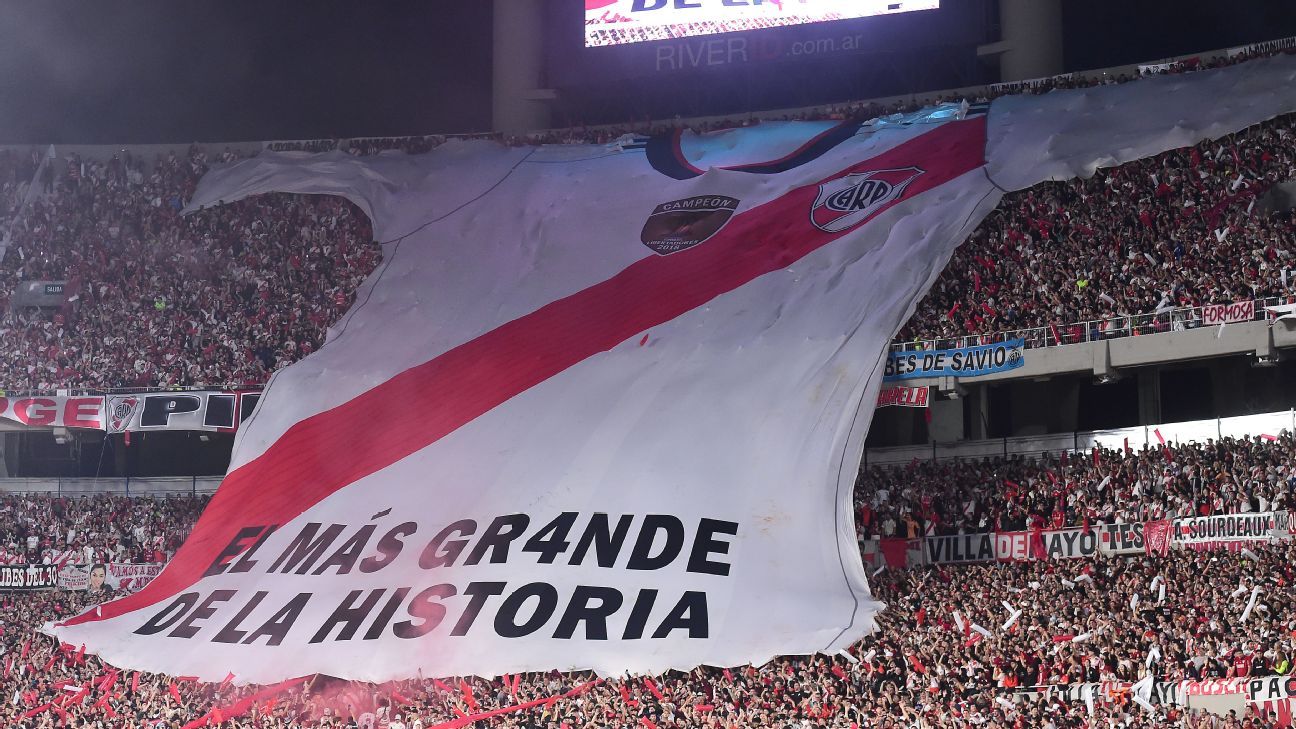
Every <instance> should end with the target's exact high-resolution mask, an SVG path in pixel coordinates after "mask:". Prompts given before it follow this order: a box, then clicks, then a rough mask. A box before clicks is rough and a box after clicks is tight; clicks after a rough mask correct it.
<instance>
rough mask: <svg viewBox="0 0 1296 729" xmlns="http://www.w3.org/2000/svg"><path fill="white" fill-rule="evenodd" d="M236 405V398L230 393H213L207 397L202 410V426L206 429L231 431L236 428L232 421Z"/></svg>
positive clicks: (234, 422) (234, 421) (233, 420)
mask: <svg viewBox="0 0 1296 729" xmlns="http://www.w3.org/2000/svg"><path fill="white" fill-rule="evenodd" d="M237 405H238V396H237V395H235V394H234V393H232V392H229V393H225V392H213V393H211V394H210V395H208V396H207V407H206V408H204V409H203V425H204V426H206V427H208V428H228V429H233V428H235V427H237V426H238V422H237V421H236V420H235V419H234V409H235V407H236V406H237Z"/></svg>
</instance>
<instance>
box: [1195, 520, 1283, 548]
mask: <svg viewBox="0 0 1296 729" xmlns="http://www.w3.org/2000/svg"><path fill="white" fill-rule="evenodd" d="M1289 529H1290V527H1289V524H1288V512H1286V511H1266V512H1262V513H1246V514H1220V515H1218V516H1200V517H1192V518H1188V519H1175V520H1174V533H1173V537H1172V538H1173V542H1174V544H1176V545H1183V546H1185V547H1187V548H1189V549H1196V550H1210V549H1233V550H1239V549H1242V548H1244V547H1246V546H1247V545H1248V544H1254V543H1256V542H1272V541H1274V540H1275V539H1279V538H1284V537H1286V536H1289V535H1290V531H1289Z"/></svg>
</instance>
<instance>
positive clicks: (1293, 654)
mask: <svg viewBox="0 0 1296 729" xmlns="http://www.w3.org/2000/svg"><path fill="white" fill-rule="evenodd" d="M1293 459H1296V440H1293V438H1292V436H1291V435H1289V434H1286V433H1284V434H1283V435H1281V436H1276V437H1274V439H1272V440H1270V439H1268V438H1261V437H1257V438H1255V439H1224V440H1221V441H1218V442H1207V443H1202V444H1185V445H1168V446H1167V447H1166V448H1165V449H1161V448H1149V449H1146V450H1143V451H1141V452H1130V451H1125V450H1123V449H1117V450H1099V451H1098V452H1097V456H1094V454H1092V453H1074V454H1070V455H1069V456H1068V457H1067V458H1065V459H1062V458H1057V457H1051V456H1044V457H1040V458H1036V459H1025V458H1022V459H1012V460H1004V459H991V460H985V461H958V462H950V463H945V464H936V465H931V464H910V465H908V466H903V467H899V468H896V469H892V470H883V469H879V468H871V469H867V470H866V471H865V472H864V473H863V474H862V476H861V479H860V487H859V489H858V492H857V498H858V501H859V508H860V513H861V514H862V515H864V516H865V517H867V518H861V538H867V537H868V535H869V534H870V530H871V529H873V528H874V527H876V526H877V525H878V523H879V521H878V520H879V519H881V521H882V522H887V521H894V522H897V523H907V522H909V521H910V520H918V521H919V524H918V526H917V527H916V529H917V531H916V532H915V533H916V534H921V533H923V531H925V524H924V520H926V519H928V518H931V519H933V520H935V521H937V524H938V526H937V527H936V530H935V531H936V533H943V532H947V531H957V530H962V529H967V530H976V529H984V528H997V527H1002V526H1008V527H1016V526H1017V525H1018V524H1019V523H1020V520H1022V519H1024V518H1028V517H1034V518H1038V519H1041V520H1043V519H1045V518H1047V519H1050V520H1052V519H1054V518H1055V517H1054V516H1053V515H1054V513H1055V512H1057V511H1058V504H1059V502H1067V501H1069V500H1070V499H1071V498H1072V497H1074V503H1072V504H1068V508H1066V509H1064V510H1063V511H1062V513H1063V514H1064V516H1063V517H1062V520H1061V522H1060V523H1062V524H1083V523H1084V521H1085V519H1086V518H1088V519H1090V523H1091V525H1095V526H1096V525H1098V524H1100V523H1111V522H1113V521H1119V520H1141V519H1148V518H1155V517H1162V516H1166V517H1168V516H1172V515H1174V514H1198V513H1202V514H1206V513H1211V514H1214V513H1235V512H1243V511H1261V510H1267V509H1280V508H1283V507H1284V506H1285V505H1287V504H1288V503H1290V494H1291V491H1292V486H1293V479H1296V473H1294V472H1293V465H1294V463H1296V461H1294V460H1293ZM1049 474H1053V476H1051V477H1050V476H1049ZM1104 482H1105V483H1104ZM1099 484H1102V486H1099ZM203 504H204V499H202V498H201V497H172V498H157V499H150V498H145V497H134V498H126V497H116V496H113V497H109V496H96V497H76V498H60V497H55V496H10V497H6V498H5V499H3V500H2V501H0V540H3V543H4V544H5V546H6V547H8V548H9V549H21V548H22V547H23V546H24V545H28V544H31V542H30V539H31V536H32V535H35V536H37V537H38V539H37V544H36V547H35V548H32V549H30V550H29V551H27V552H26V553H24V554H25V556H28V557H31V558H38V557H39V558H41V559H42V560H49V559H51V558H52V556H54V555H58V554H62V553H64V550H66V551H67V552H70V553H72V555H73V556H72V557H71V561H73V562H81V563H89V562H92V561H96V560H101V559H116V557H117V556H118V555H120V554H123V550H124V553H125V554H126V555H127V556H128V557H130V558H134V559H138V560H142V561H148V560H151V559H155V558H159V557H165V556H166V555H168V554H169V552H170V551H171V550H172V549H173V548H174V547H175V546H176V545H177V544H178V543H179V542H180V541H181V540H182V539H183V537H184V535H185V534H186V533H187V531H188V529H189V528H190V527H191V526H192V524H193V522H194V520H195V518H196V516H197V515H198V513H199V512H200V511H201V508H202V506H203ZM1019 512H1024V513H1025V514H1027V515H1028V517H1022V516H1019V515H1018V513H1019ZM1004 519H1008V520H1013V519H1016V520H1018V522H1013V523H1009V524H1005V523H1004V522H1003V520H1004ZM1050 523H1053V522H1050ZM890 528H891V527H890V526H887V527H884V528H883V533H886V532H887V531H888V530H890ZM874 533H876V532H874ZM24 535H28V536H26V537H24ZM78 545H82V548H83V549H84V548H85V547H89V548H90V549H91V550H92V551H88V552H81V551H80V550H78V549H77V546H78ZM82 555H83V556H82ZM1294 564H1296V543H1292V542H1290V541H1289V542H1283V543H1277V544H1271V545H1270V544H1265V543H1262V542H1257V543H1255V545H1254V547H1253V551H1248V552H1243V553H1239V552H1232V551H1213V552H1212V551H1201V552H1199V551H1188V550H1178V549H1176V550H1171V551H1170V552H1169V554H1168V555H1166V556H1155V555H1137V556H1132V557H1097V558H1093V559H1071V560H1059V559H1055V560H1048V561H1035V562H1021V563H994V564H973V565H959V566H921V567H913V568H909V569H894V568H893V569H883V570H880V571H878V572H876V573H874V574H873V575H872V577H871V578H870V583H871V585H872V587H873V590H874V592H875V594H876V596H877V597H878V598H879V599H880V600H882V601H883V602H884V603H886V604H887V606H888V607H887V610H886V611H885V612H883V613H882V614H881V616H880V618H879V626H880V629H879V631H878V632H877V633H875V634H874V635H871V636H869V637H867V638H865V639H864V640H863V641H861V642H860V643H859V644H857V645H856V646H854V647H852V649H851V650H850V651H849V655H842V656H833V657H826V656H813V657H786V658H781V659H777V660H775V661H771V662H770V663H768V664H765V665H763V666H760V667H751V666H748V667H742V668H733V669H710V668H707V669H698V670H696V671H694V672H692V673H687V674H684V673H668V674H666V675H663V676H659V677H652V678H644V677H634V678H631V677H626V678H622V679H607V680H600V679H598V678H597V677H595V676H591V675H584V674H561V675H560V674H556V673H553V674H528V675H524V676H520V677H513V676H502V677H498V678H495V679H493V680H484V679H457V678H456V679H451V678H443V679H435V680H411V681H401V682H394V683H389V684H384V685H381V686H373V685H368V684H358V683H353V682H344V681H339V680H336V679H331V678H327V677H320V676H314V677H304V678H302V679H300V680H296V681H293V682H289V683H288V684H286V685H280V686H276V687H260V686H247V687H240V686H236V685H234V684H235V683H237V681H236V677H231V679H230V680H229V681H227V682H225V683H223V684H219V685H215V684H202V683H199V682H196V681H193V680H186V679H183V678H179V677H168V676H160V675H152V674H142V675H140V677H139V678H138V679H137V678H136V674H135V673H134V672H133V671H121V670H118V669H115V668H113V667H111V666H108V665H105V664H104V663H102V662H101V661H99V659H97V658H95V657H94V656H86V655H84V653H82V652H81V651H80V649H79V647H74V646H60V645H58V644H57V642H56V641H54V640H52V639H50V638H49V637H47V636H44V635H43V634H41V633H40V632H39V627H40V626H41V625H42V624H43V623H44V622H46V621H48V620H53V619H58V618H59V617H64V616H67V615H70V614H73V613H75V612H77V611H79V610H82V609H84V608H85V607H87V606H88V605H91V604H93V601H94V600H95V599H96V597H95V596H93V595H90V594H87V593H84V592H69V591H63V590H51V591H45V592H28V593H0V621H3V624H2V625H0V630H2V632H0V647H3V652H2V653H0V669H2V670H3V671H4V674H3V679H0V688H3V691H2V692H0V694H2V695H3V696H5V697H8V699H9V700H8V701H7V702H2V703H0V724H3V725H5V726H15V727H26V728H28V729H34V728H35V727H59V726H93V725H94V722H103V724H102V726H105V727H115V726H149V725H157V726H169V727H186V726H193V727H197V726H227V727H253V726H261V727H284V728H287V727H349V726H371V727H387V728H388V729H390V728H391V727H395V728H396V729H401V728H402V727H404V728H405V729H411V728H413V727H422V728H423V729H427V728H428V727H432V726H438V725H440V724H444V723H447V722H456V721H458V722H460V723H459V724H458V725H459V726H468V725H471V724H472V722H467V721H465V720H463V717H465V716H469V717H470V716H474V715H478V714H481V713H484V712H489V711H492V710H494V709H502V708H506V707H511V706H517V705H520V704H530V706H529V708H525V709H522V710H519V711H516V712H510V713H508V714H501V715H499V716H496V717H494V718H491V719H490V721H489V722H487V721H485V720H482V721H481V722H480V723H478V724H476V725H477V726H500V727H545V728H546V729H548V728H552V729H561V727H563V726H566V727H569V729H575V728H577V727H630V726H635V727H642V728H643V729H651V727H663V728H665V727H672V728H675V727H681V728H682V727H700V726H701V727H717V728H724V729H727V728H730V727H752V726H769V727H796V728H808V727H924V728H925V727H954V726H986V727H1045V726H1050V725H1051V726H1054V727H1097V726H1111V724H1110V723H1109V721H1108V720H1109V719H1110V720H1112V721H1116V722H1117V724H1116V725H1118V726H1176V727H1185V726H1239V727H1240V726H1251V727H1270V726H1281V725H1283V724H1282V723H1281V722H1282V721H1285V719H1283V720H1280V719H1279V718H1278V717H1277V716H1276V714H1272V715H1267V716H1261V715H1260V714H1261V713H1263V709H1262V708H1254V707H1253V708H1252V709H1250V710H1249V712H1250V715H1249V716H1247V717H1245V718H1242V717H1239V719H1238V721H1236V722H1232V723H1229V722H1228V720H1225V719H1219V718H1214V719H1212V718H1208V717H1203V716H1194V715H1188V714H1186V713H1184V712H1185V711H1186V710H1185V709H1182V708H1179V707H1175V706H1171V705H1160V704H1157V705H1156V706H1155V707H1154V708H1153V709H1151V710H1148V709H1145V708H1143V707H1141V706H1140V705H1138V704H1137V703H1135V702H1134V701H1133V699H1132V696H1131V695H1129V694H1128V692H1125V693H1119V692H1118V693H1116V694H1111V695H1104V696H1101V697H1099V699H1098V700H1097V701H1096V703H1095V705H1094V707H1093V709H1092V714H1091V713H1090V708H1089V706H1088V705H1087V704H1086V703H1085V702H1083V701H1077V700H1075V699H1074V698H1073V699H1072V700H1071V701H1067V700H1065V697H1064V696H1063V695H1062V694H1061V693H1060V692H1058V691H1054V690H1049V689H1041V690H1035V687H1047V686H1054V687H1056V686H1060V685H1067V684H1077V683H1096V682H1105V681H1123V682H1127V683H1132V682H1136V681H1138V680H1139V679H1140V678H1141V677H1143V676H1145V675H1148V674H1152V675H1155V676H1156V677H1157V680H1160V681H1178V680H1200V679H1211V678H1234V677H1239V676H1266V675H1290V674H1291V671H1292V667H1293V666H1292V663H1293V661H1294V660H1296V591H1293V590H1292V589H1291V586H1292V584H1293V580H1296V571H1294V568H1293V565H1294ZM1253 588H1259V590H1258V599H1257V600H1256V601H1255V604H1254V607H1253V609H1252V610H1251V611H1247V610H1246V605H1247V604H1248V602H1249V598H1250V595H1251V593H1252V591H1253ZM1018 611H1020V612H1018ZM1248 613H1249V614H1248ZM1014 614H1016V617H1015V619H1013V618H1014ZM982 631H985V632H984V633H983V632H982ZM553 697H558V698H556V699H555V698H553ZM158 722H160V723H158ZM195 722H196V723H195Z"/></svg>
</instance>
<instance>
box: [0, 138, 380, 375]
mask: <svg viewBox="0 0 1296 729" xmlns="http://www.w3.org/2000/svg"><path fill="white" fill-rule="evenodd" d="M232 156H233V154H232V153H230V152H226V153H225V154H224V155H222V156H221V160H222V161H228V160H229V159H231V158H232ZM67 164H68V169H67V171H66V174H65V175H63V176H62V177H61V178H60V179H59V180H58V182H57V183H56V184H55V186H54V189H53V191H52V192H51V194H49V195H47V196H44V197H42V198H40V199H39V200H38V201H37V202H36V203H35V204H34V205H33V206H32V207H31V208H30V209H28V210H27V211H25V213H24V215H23V216H21V218H20V222H21V224H20V225H19V226H16V227H15V230H14V231H13V237H12V240H11V241H10V243H9V248H8V251H7V254H6V255H5V257H4V259H3V262H2V263H0V290H2V291H4V292H6V297H5V299H4V300H0V307H3V314H2V320H0V332H3V334H4V335H5V341H6V344H7V346H6V347H5V348H4V351H3V352H0V387H3V388H4V389H5V390H7V391H9V392H14V391H18V392H23V391H47V390H50V389H53V388H76V389H83V388H88V389H108V388H123V387H173V386H185V385H208V386H235V387H244V386H259V385H261V384H263V383H264V382H265V381H266V379H267V378H268V377H269V375H270V374H271V373H272V372H274V371H275V370H276V369H278V368H280V367H283V366H285V365H287V364H289V363H291V362H293V361H295V360H296V359H298V358H300V357H302V356H304V355H306V354H309V353H310V352H311V351H312V350H314V349H316V348H318V347H319V346H320V345H321V344H322V343H323V338H324V332H325V330H326V328H327V327H328V326H329V325H330V324H332V323H333V322H334V321H336V320H337V319H338V318H339V317H340V316H341V314H342V313H343V312H344V311H346V309H347V308H348V307H349V306H350V304H351V301H352V299H353V297H354V292H355V290H356V288H357V287H358V286H359V283H360V282H361V281H362V280H363V279H364V277H365V276H367V275H368V274H369V272H370V271H372V270H373V268H374V267H375V266H376V265H377V264H378V262H379V260H380V258H381V252H380V249H379V247H378V246H377V245H375V243H374V242H373V240H372V234H371V232H370V225H369V220H368V219H367V218H366V217H365V216H364V215H363V214H362V213H361V212H360V211H359V210H358V209H357V208H356V207H355V206H353V205H351V204H350V203H348V202H346V201H345V200H343V199H342V198H337V197H326V196H307V195H267V196H259V197H255V198H252V199H248V200H244V201H240V202H237V203H233V204H230V205H223V206H218V207H215V208H212V209H208V210H204V211H201V212H198V213H195V214H192V215H187V216H181V215H180V210H181V209H182V208H183V206H184V201H185V200H187V199H188V198H189V196H190V195H191V194H192V192H193V189H194V187H195V185H196V184H197V181H198V178H200V177H201V176H202V174H203V173H204V172H205V171H206V169H207V164H208V157H207V154H206V153H205V152H204V151H203V150H201V149H200V148H197V147H195V148H192V149H191V150H190V151H189V154H188V155H187V156H186V155H177V154H174V153H173V154H170V155H168V156H166V157H161V158H159V159H156V160H154V161H153V162H152V163H151V164H146V163H145V161H144V160H143V159H142V158H140V157H136V156H133V155H131V154H130V153H129V152H125V153H122V154H119V155H114V156H113V157H112V158H111V159H109V160H106V161H96V160H88V159H80V158H78V157H77V156H75V155H74V156H73V157H71V158H69V160H68V163H67ZM33 280H34V281H67V282H68V285H67V289H66V295H67V299H68V303H67V304H65V305H64V306H63V307H62V308H61V309H47V308H45V309H37V308H32V307H16V306H11V305H10V302H9V300H8V292H12V291H14V290H15V288H16V287H17V285H18V283H19V282H20V281H33ZM15 309H17V310H15Z"/></svg>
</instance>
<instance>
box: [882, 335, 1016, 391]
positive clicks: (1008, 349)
mask: <svg viewBox="0 0 1296 729" xmlns="http://www.w3.org/2000/svg"><path fill="white" fill-rule="evenodd" d="M1023 347H1024V342H1023V341H1022V340H1020V339H1014V340H1011V341H1008V342H1000V343H998V344H986V345H982V346H980V347H965V348H963V349H934V350H930V351H925V352H892V353H891V356H890V357H888V358H887V363H886V374H885V375H883V377H882V381H883V382H893V381H895V380H910V379H915V378H918V377H940V376H942V375H953V376H955V377H977V376H980V375H990V374H994V373H996V372H1007V371H1008V370H1015V369H1017V368H1018V367H1021V366H1022V365H1023V364H1025V360H1024V349H1023Z"/></svg>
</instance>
